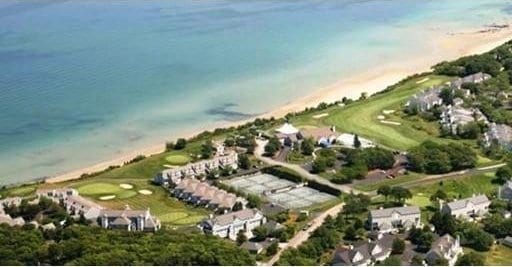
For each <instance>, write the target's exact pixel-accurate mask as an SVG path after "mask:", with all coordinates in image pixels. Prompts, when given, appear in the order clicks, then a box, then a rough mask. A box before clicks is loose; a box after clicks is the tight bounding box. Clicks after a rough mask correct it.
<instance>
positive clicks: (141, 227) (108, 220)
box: [98, 206, 161, 232]
mask: <svg viewBox="0 0 512 267" xmlns="http://www.w3.org/2000/svg"><path fill="white" fill-rule="evenodd" d="M98 221H99V224H100V225H101V227H103V228H105V229H121V230H127V231H146V232H156V231H158V230H160V228H161V224H160V220H158V219H157V218H156V217H153V216H151V213H150V212H149V208H148V209H147V210H131V209H130V208H129V207H128V206H127V207H126V209H124V210H102V211H101V213H100V216H99V217H98Z"/></svg>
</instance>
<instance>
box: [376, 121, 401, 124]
mask: <svg viewBox="0 0 512 267" xmlns="http://www.w3.org/2000/svg"><path fill="white" fill-rule="evenodd" d="M380 122H382V123H384V124H391V125H402V124H401V123H399V122H396V121H380Z"/></svg>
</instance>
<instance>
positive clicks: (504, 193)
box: [498, 180, 512, 201]
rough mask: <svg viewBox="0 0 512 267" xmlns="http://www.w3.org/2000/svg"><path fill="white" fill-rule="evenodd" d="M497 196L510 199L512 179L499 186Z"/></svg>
mask: <svg viewBox="0 0 512 267" xmlns="http://www.w3.org/2000/svg"><path fill="white" fill-rule="evenodd" d="M498 196H499V198H500V199H505V200H508V201H511V200H512V181H510V180H509V181H507V182H506V183H505V184H504V185H502V186H500V188H499V190H498Z"/></svg>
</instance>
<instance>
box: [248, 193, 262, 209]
mask: <svg viewBox="0 0 512 267" xmlns="http://www.w3.org/2000/svg"><path fill="white" fill-rule="evenodd" d="M246 199H247V207H249V208H251V209H252V208H259V207H260V206H261V198H260V197H259V196H258V195H254V194H248V195H247V197H246Z"/></svg>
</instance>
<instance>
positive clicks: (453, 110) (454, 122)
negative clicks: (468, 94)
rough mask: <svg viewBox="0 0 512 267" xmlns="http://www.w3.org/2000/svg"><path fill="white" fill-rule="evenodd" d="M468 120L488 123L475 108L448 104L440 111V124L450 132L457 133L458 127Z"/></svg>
mask: <svg viewBox="0 0 512 267" xmlns="http://www.w3.org/2000/svg"><path fill="white" fill-rule="evenodd" d="M470 122H483V123H488V121H487V118H486V117H485V115H484V114H483V113H482V112H481V111H480V110H479V109H475V108H471V109H466V108H463V107H461V106H452V105H448V106H447V107H445V108H444V109H443V111H442V113H441V120H440V123H441V126H442V127H443V128H444V129H446V130H448V131H450V132H451V133H452V134H457V133H458V132H459V130H460V127H462V126H464V125H466V124H468V123H470Z"/></svg>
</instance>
